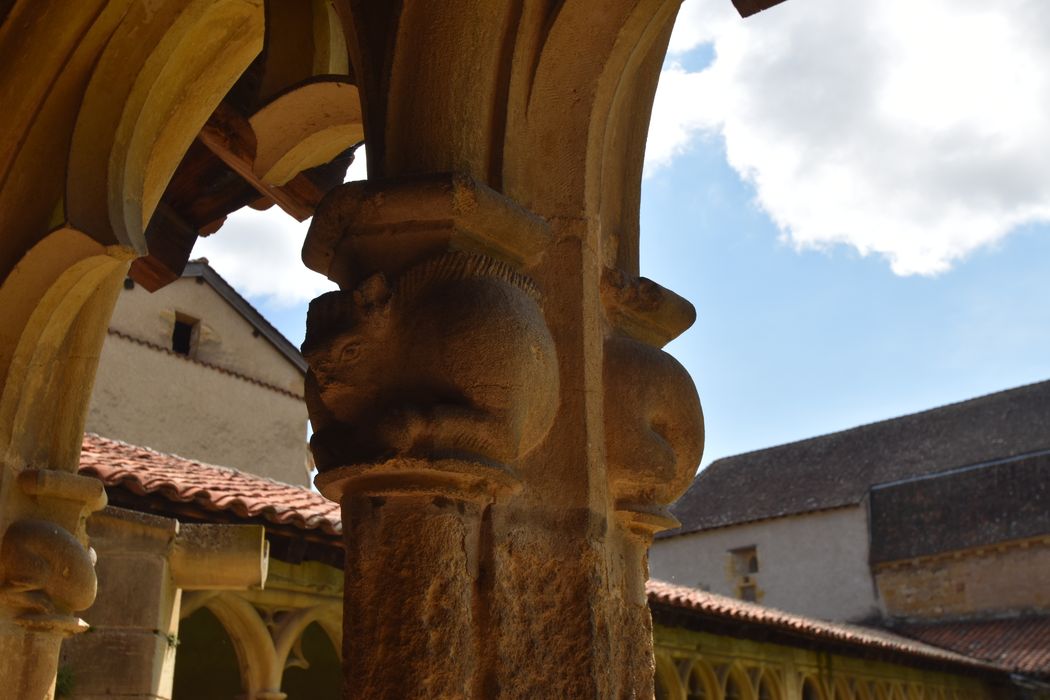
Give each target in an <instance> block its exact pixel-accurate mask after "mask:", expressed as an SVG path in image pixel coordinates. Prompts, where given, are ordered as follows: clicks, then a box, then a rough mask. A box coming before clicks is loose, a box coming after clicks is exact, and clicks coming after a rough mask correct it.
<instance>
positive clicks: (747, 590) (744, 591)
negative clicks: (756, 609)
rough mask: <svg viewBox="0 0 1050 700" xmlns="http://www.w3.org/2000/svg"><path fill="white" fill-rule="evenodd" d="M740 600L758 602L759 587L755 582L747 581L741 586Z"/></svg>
mask: <svg viewBox="0 0 1050 700" xmlns="http://www.w3.org/2000/svg"><path fill="white" fill-rule="evenodd" d="M740 600H746V601H747V602H749V603H757V602H758V587H757V586H755V584H753V583H745V584H744V585H742V586H740Z"/></svg>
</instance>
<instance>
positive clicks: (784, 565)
mask: <svg viewBox="0 0 1050 700" xmlns="http://www.w3.org/2000/svg"><path fill="white" fill-rule="evenodd" d="M751 545H755V546H756V547H757V548H758V562H759V572H758V574H757V575H754V576H753V577H752V578H754V580H755V581H756V582H757V584H758V588H759V590H760V591H761V598H760V600H759V602H760V603H762V604H763V605H768V606H771V607H774V608H780V609H781V610H787V611H790V612H795V613H800V614H803V615H809V616H812V617H818V618H823V619H829V620H859V619H863V618H865V617H868V616H871V615H874V614H877V613H878V601H877V598H876V593H875V587H874V582H873V580H872V576H871V573H870V569H869V567H868V516H867V511H866V508H865V507H863V506H855V507H849V508H840V509H836V510H829V511H823V512H818V513H811V514H807V515H799V516H792V517H786V518H776V519H773V520H765V521H761V522H757V523H750V524H744V525H737V526H734V527H726V528H720V529H716V530H708V531H705V532H700V533H695V534H691V535H682V536H680V537H672V538H669V539H658V540H656V542H655V543H654V544H653V547H652V549H651V550H650V555H649V571H650V574H651V576H652V577H653V578H656V579H662V580H664V581H670V582H671V583H677V584H680V585H683V586H693V587H698V588H703V589H705V590H709V591H711V592H713V593H720V594H722V595H727V596H732V597H737V590H736V580H737V579H736V576H735V575H734V574H733V572H732V568H731V566H730V554H729V550H732V549H737V548H741V547H748V546H751Z"/></svg>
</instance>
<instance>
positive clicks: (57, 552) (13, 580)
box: [0, 469, 106, 634]
mask: <svg viewBox="0 0 1050 700" xmlns="http://www.w3.org/2000/svg"><path fill="white" fill-rule="evenodd" d="M17 483H18V486H19V488H20V490H21V491H22V492H23V494H25V495H26V496H28V497H29V499H30V501H31V502H32V503H33V504H34V506H35V508H34V510H35V511H36V513H34V514H32V515H29V514H27V516H26V517H23V518H21V519H19V520H16V521H15V522H13V523H11V524H10V525H9V526H8V527H7V530H6V531H5V532H4V533H3V539H2V542H0V599H2V600H3V602H4V604H5V606H7V607H8V608H10V609H12V610H13V611H14V613H15V621H16V622H17V623H18V624H19V625H21V626H22V627H24V628H26V629H30V630H34V631H50V632H56V633H58V634H71V633H74V632H80V631H83V630H84V629H86V628H87V625H86V624H85V623H84V622H83V621H82V620H80V619H79V618H77V617H76V616H75V615H74V613H76V612H78V611H81V610H85V609H87V608H88V607H90V606H91V604H92V602H94V600H95V591H96V588H97V585H98V584H97V579H96V577H95V552H94V550H93V549H91V548H90V547H86V546H85V545H84V544H83V543H82V541H81V539H80V538H79V537H78V534H81V535H82V527H83V525H82V523H83V518H84V517H85V516H86V515H87V514H88V513H90V512H93V511H95V510H98V509H99V508H102V507H103V506H105V504H106V494H105V491H104V490H103V488H102V483H101V482H99V481H98V480H97V479H92V478H89V477H84V476H79V475H76V474H70V473H67V472H62V471H57V470H45V469H41V470H37V469H27V470H25V471H23V472H21V473H20V474H19V475H18V480H17Z"/></svg>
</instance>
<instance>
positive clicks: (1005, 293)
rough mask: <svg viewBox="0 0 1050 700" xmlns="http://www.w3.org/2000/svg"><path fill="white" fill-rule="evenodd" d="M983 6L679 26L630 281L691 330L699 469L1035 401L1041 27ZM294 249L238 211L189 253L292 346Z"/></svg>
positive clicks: (693, 2)
mask: <svg viewBox="0 0 1050 700" xmlns="http://www.w3.org/2000/svg"><path fill="white" fill-rule="evenodd" d="M986 5H987V3H977V2H964V3H961V4H960V3H958V2H956V0H924V2H923V3H922V4H921V8H918V9H917V6H916V5H915V4H914V2H913V0H856V2H855V3H841V0H792V2H788V3H785V4H784V5H781V6H778V7H777V8H774V9H773V10H770V11H768V12H765V13H761V14H760V15H758V16H756V17H755V18H752V19H750V20H747V21H741V20H740V19H739V18H738V17H735V16H734V15H733V14H732V6H731V4H730V2H729V0H687V1H686V3H685V4H684V5H683V9H682V13H681V15H680V18H679V22H678V24H677V25H676V28H675V33H674V36H673V37H672V42H671V49H670V52H669V55H668V59H667V62H666V63H665V68H664V73H663V76H662V78H661V84H660V90H659V92H658V95H657V101H656V106H655V108H654V114H653V127H652V128H651V130H650V141H649V146H648V150H647V154H646V177H645V179H644V182H643V189H642V213H641V216H642V255H641V260H642V273H643V274H644V275H645V276H647V277H650V278H651V279H654V280H656V281H657V282H659V283H661V284H663V285H664V286H666V287H669V288H671V289H673V290H675V291H676V292H678V293H679V294H682V295H683V296H685V297H686V298H688V299H690V300H691V301H692V302H693V303H694V304H695V305H696V307H697V310H698V320H697V323H696V325H695V326H694V327H693V328H692V329H691V330H689V331H687V332H686V333H685V334H684V335H683V336H682V337H681V338H680V339H678V340H676V341H675V342H673V343H672V344H671V345H670V346H669V348H668V349H669V351H670V352H672V353H673V354H674V355H675V356H677V357H678V358H679V360H681V361H682V362H683V364H685V365H686V367H687V368H688V369H689V370H690V372H691V374H692V376H693V378H694V380H695V381H696V384H697V387H698V388H699V391H700V396H701V400H702V402H703V404H704V409H705V413H706V419H707V430H708V447H707V451H706V454H705V457H704V463H705V464H707V463H709V462H710V461H711V460H712V459H714V458H718V457H722V456H726V455H729V454H735V453H738V452H742V451H747V450H751V449H757V448H761V447H766V446H770V445H774V444H779V443H781V442H785V441H790V440H795V439H801V438H805V437H809V436H812V435H817V434H820V433H825V432H829V431H833V430H839V429H842V428H847V427H850V426H853V425H857V424H860V423H865V422H870V421H873V420H878V419H882V418H888V417H892V416H895V415H899V414H902V413H906V412H911V411H916V410H922V409H924V408H928V407H932V406H936V405H940V404H943V403H947V402H951V401H957V400H961V399H965V398H969V397H972V396H976V395H979V394H982V393H987V392H991V391H995V390H998V389H1003V388H1008V387H1011V386H1016V385H1019V384H1023V383H1027V382H1032V381H1039V380H1042V379H1047V378H1050V353H1048V352H1047V348H1050V303H1048V298H1047V297H1048V293H1047V291H1048V283H1047V280H1050V235H1048V234H1050V231H1048V230H1047V229H1048V222H1050V158H1047V157H1046V154H1047V153H1050V129H1047V128H1046V127H1045V115H1046V114H1048V113H1050V70H1047V69H1046V68H1045V66H1048V65H1050V48H1048V47H1047V46H1045V43H1046V42H1045V41H1044V39H1045V36H1046V35H1047V34H1048V33H1050V7H1048V5H1047V4H1046V3H1045V2H1041V1H1036V0H1002V2H1000V3H995V7H994V8H989V7H986ZM919 9H921V11H919ZM930 27H936V28H937V32H935V33H931V32H930V31H929V29H930ZM974 46H980V47H981V51H980V52H977V51H974V50H973V47H974ZM975 55H977V56H979V58H975ZM360 166H361V164H360V163H358V164H355V168H354V172H353V173H352V174H351V179H352V178H354V177H359V176H360V175H359V173H360V172H361V168H360ZM304 234H305V226H302V225H295V224H294V223H292V222H291V221H290V220H289V219H287V217H284V216H283V215H281V214H280V213H279V212H266V213H262V214H260V213H259V212H254V211H245V212H243V213H240V212H239V213H238V214H235V215H234V216H232V217H231V219H230V222H229V223H228V224H227V225H226V226H225V227H224V228H223V230H222V231H220V232H219V233H218V234H216V235H215V236H213V237H210V238H208V239H206V240H205V241H203V242H202V244H200V245H199V246H198V250H197V251H195V252H196V254H198V255H206V256H208V257H209V258H210V259H211V261H212V264H213V265H214V266H215V267H216V268H217V269H218V270H219V272H220V273H221V274H223V275H224V276H225V277H227V279H229V281H231V282H232V283H233V284H234V285H235V286H237V287H238V288H239V289H240V290H241V291H242V292H243V293H245V294H246V296H248V297H249V298H250V299H251V301H252V302H253V303H254V304H256V305H257V306H258V307H259V308H260V310H261V311H262V312H263V313H264V314H265V315H266V316H267V317H268V318H270V319H271V321H272V322H273V323H274V324H275V325H276V326H277V327H278V328H280V329H281V330H282V331H283V332H284V333H285V334H286V335H287V336H288V337H289V338H290V339H291V340H293V342H296V343H298V342H300V341H301V339H302V335H303V327H304V319H305V310H306V300H308V299H309V298H310V297H312V296H316V295H317V294H319V293H321V292H323V291H324V290H325V289H326V288H327V285H326V282H325V280H323V279H322V278H320V277H319V276H317V275H314V274H313V273H310V272H308V271H306V270H305V269H304V268H303V267H302V264H301V262H299V259H298V250H299V248H300V246H301V241H302V236H303V235H304ZM246 250H248V251H250V252H249V254H247V255H246V254H245V251H246Z"/></svg>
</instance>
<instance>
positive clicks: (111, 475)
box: [80, 433, 342, 536]
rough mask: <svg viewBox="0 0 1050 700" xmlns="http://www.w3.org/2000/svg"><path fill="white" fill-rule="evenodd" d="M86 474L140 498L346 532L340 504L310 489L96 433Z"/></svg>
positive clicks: (89, 438)
mask: <svg viewBox="0 0 1050 700" xmlns="http://www.w3.org/2000/svg"><path fill="white" fill-rule="evenodd" d="M80 473H81V474H86V475H89V476H94V477H96V478H97V479H99V480H101V481H102V482H103V483H104V484H105V485H106V486H109V487H120V488H123V489H127V490H128V491H131V492H132V493H134V494H136V495H139V496H144V495H158V496H160V497H162V498H164V499H166V500H168V501H171V502H172V503H192V504H194V505H196V506H197V507H199V508H201V509H203V510H206V511H213V512H216V513H219V512H224V511H226V512H229V513H231V514H233V515H235V516H236V517H238V518H263V519H264V520H266V521H268V522H270V523H273V524H274V525H283V526H291V527H295V528H298V529H300V530H317V531H320V532H322V533H325V534H328V535H333V536H338V535H339V534H340V533H341V532H342V523H341V521H340V516H339V504H338V503H334V502H333V501H329V500H328V499H327V498H325V497H324V496H322V495H321V494H319V493H315V492H314V491H310V490H309V489H305V488H302V487H301V486H293V485H291V484H284V483H281V482H279V481H274V480H273V479H267V478H265V477H262V476H256V475H255V474H248V473H246V472H242V471H239V470H237V469H231V468H229V467H219V466H215V465H213V464H204V463H203V462H197V461H195V460H192V459H186V458H184V457H178V456H176V455H171V454H165V453H163V452H157V451H155V450H151V449H148V448H145V447H137V446H135V445H129V444H128V443H126V442H121V441H119V440H111V439H109V438H104V437H101V436H99V435H95V434H92V433H87V434H85V435H84V442H83V447H82V451H81V453H80Z"/></svg>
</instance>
